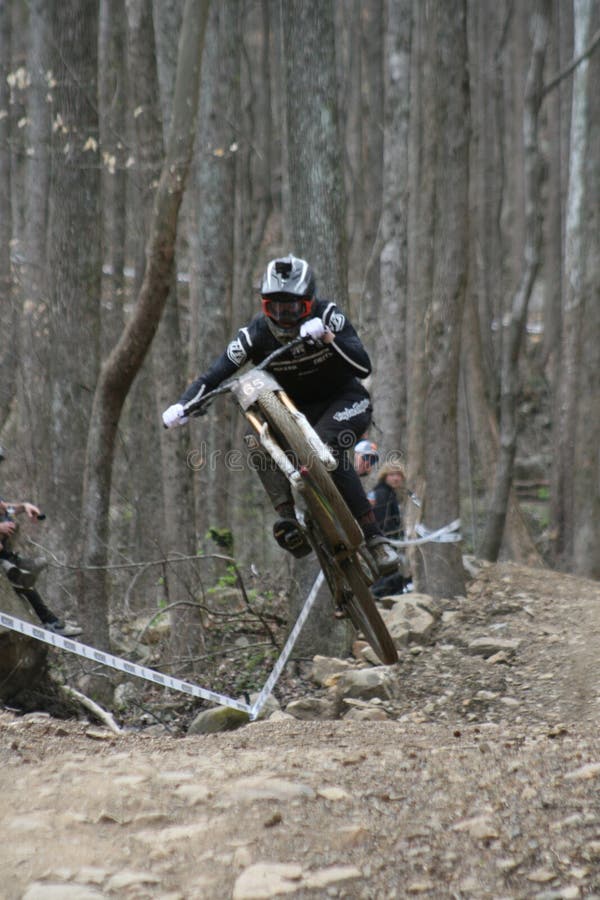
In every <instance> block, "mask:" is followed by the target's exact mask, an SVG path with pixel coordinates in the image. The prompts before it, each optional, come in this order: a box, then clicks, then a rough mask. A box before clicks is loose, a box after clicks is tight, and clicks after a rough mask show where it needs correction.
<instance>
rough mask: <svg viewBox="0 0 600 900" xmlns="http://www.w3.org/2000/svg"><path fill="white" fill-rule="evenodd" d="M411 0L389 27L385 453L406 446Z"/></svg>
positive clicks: (378, 417) (391, 14) (380, 346)
mask: <svg viewBox="0 0 600 900" xmlns="http://www.w3.org/2000/svg"><path fill="white" fill-rule="evenodd" d="M411 30H412V2H411V0H389V2H388V18H387V23H386V28H385V35H386V39H385V57H384V59H385V64H386V73H385V103H384V109H385V119H384V146H383V153H384V156H383V166H384V168H383V210H382V214H381V215H382V218H381V243H382V250H381V256H380V259H379V269H380V279H381V299H380V308H379V316H378V322H377V328H376V333H375V354H374V378H373V381H374V383H375V384H376V386H377V389H376V391H375V392H374V398H373V399H374V409H375V415H374V419H375V424H376V426H377V427H378V428H379V430H380V432H381V442H380V443H381V447H382V450H383V452H384V454H385V453H389V452H394V453H398V452H399V451H401V449H402V447H403V446H404V441H405V439H406V438H405V427H406V402H407V398H406V292H407V278H408V272H407V228H408V222H407V220H408V203H407V197H408V124H409V107H410V99H409V98H410V45H411Z"/></svg>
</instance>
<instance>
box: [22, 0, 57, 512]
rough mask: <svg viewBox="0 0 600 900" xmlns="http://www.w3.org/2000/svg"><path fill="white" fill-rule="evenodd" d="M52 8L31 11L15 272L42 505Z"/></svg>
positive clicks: (33, 477)
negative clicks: (23, 206)
mask: <svg viewBox="0 0 600 900" xmlns="http://www.w3.org/2000/svg"><path fill="white" fill-rule="evenodd" d="M52 13H53V4H52V3H47V2H45V0H34V2H32V3H31V4H30V7H29V49H28V71H29V77H30V85H29V88H28V97H27V146H28V155H27V162H26V171H25V193H26V203H27V212H26V217H25V227H24V232H23V245H22V248H21V252H20V253H19V265H18V268H17V272H18V277H19V287H20V296H21V322H20V334H19V336H20V347H19V356H20V361H19V419H20V445H21V446H22V447H23V448H24V461H25V468H26V471H27V475H28V483H29V485H30V487H29V490H30V491H32V494H33V496H35V497H37V498H38V499H39V502H44V500H45V499H46V492H47V490H48V484H49V482H50V466H49V456H48V446H49V444H50V431H51V424H50V409H51V404H50V382H49V379H48V370H49V367H50V355H51V354H50V342H49V341H48V331H49V327H50V324H49V303H48V271H47V255H46V244H47V236H48V193H49V185H50V140H51V121H50V117H51V112H52V104H51V103H49V102H48V95H49V93H50V96H52V93H53V86H52V84H51V83H50V84H49V79H48V72H49V71H50V70H51V51H50V48H51V41H50V31H49V24H50V22H51V20H52Z"/></svg>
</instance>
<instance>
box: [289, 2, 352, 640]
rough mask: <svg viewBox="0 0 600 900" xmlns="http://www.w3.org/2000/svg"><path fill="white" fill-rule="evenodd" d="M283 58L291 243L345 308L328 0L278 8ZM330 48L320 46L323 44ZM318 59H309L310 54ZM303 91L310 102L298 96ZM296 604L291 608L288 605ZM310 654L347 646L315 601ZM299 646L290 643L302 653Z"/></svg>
mask: <svg viewBox="0 0 600 900" xmlns="http://www.w3.org/2000/svg"><path fill="white" fill-rule="evenodd" d="M282 15H283V22H282V25H283V29H282V31H283V46H282V51H283V57H284V60H285V65H286V84H287V87H288V90H287V98H286V99H287V108H286V134H287V141H286V146H287V155H288V173H287V175H288V179H289V189H290V199H291V203H290V224H291V229H290V230H291V234H292V246H291V247H290V250H291V251H292V252H294V253H296V254H297V255H298V256H302V257H304V258H306V259H308V260H309V261H310V263H311V265H312V266H314V269H315V272H316V275H317V280H318V292H319V295H320V296H322V297H326V298H330V299H332V300H335V301H336V302H338V303H339V304H340V305H341V306H342V307H347V302H348V285H347V256H346V239H345V225H344V223H345V214H344V185H343V173H342V164H341V159H342V150H341V142H340V133H339V128H338V112H337V100H336V97H337V92H336V78H335V53H334V52H333V48H334V47H335V32H334V20H333V8H332V4H331V2H330V0H327V2H322V0H290V2H287V3H285V4H284V5H283V7H282ZM324 47H327V48H329V52H327V53H323V48H324ZM317 59H318V60H319V63H318V65H315V60H317ZM299 97H310V98H311V102H310V103H300V102H298V98H299ZM296 572H297V574H298V580H299V584H300V592H299V595H297V596H296V597H295V598H294V602H293V606H292V614H293V613H294V612H296V611H297V608H298V605H299V603H301V602H302V601H303V600H304V597H305V595H306V593H307V592H308V589H309V587H310V585H311V584H312V582H313V580H314V578H315V577H316V575H317V572H318V567H316V566H315V565H314V561H313V559H312V558H309V559H308V560H307V561H303V562H300V563H299V565H298V566H297V567H296ZM294 606H295V608H294ZM301 642H302V647H304V649H305V652H306V648H308V652H310V653H328V654H329V655H332V654H334V655H335V654H339V653H341V652H346V651H347V649H348V629H347V627H345V626H342V625H341V623H339V622H333V621H332V617H331V613H330V611H329V608H328V605H327V603H317V604H316V605H315V608H314V609H313V612H312V614H311V616H310V617H309V620H308V622H307V623H306V626H305V628H304V629H303V633H302V636H301ZM302 647H299V648H298V649H297V652H298V653H299V654H301V653H302Z"/></svg>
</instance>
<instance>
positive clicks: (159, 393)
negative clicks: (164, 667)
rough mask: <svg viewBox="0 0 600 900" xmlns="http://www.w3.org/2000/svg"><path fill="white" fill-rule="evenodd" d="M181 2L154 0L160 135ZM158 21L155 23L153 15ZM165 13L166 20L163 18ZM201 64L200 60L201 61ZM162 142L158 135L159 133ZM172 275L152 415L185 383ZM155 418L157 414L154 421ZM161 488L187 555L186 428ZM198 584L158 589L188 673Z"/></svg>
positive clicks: (174, 547) (177, 542) (187, 574)
mask: <svg viewBox="0 0 600 900" xmlns="http://www.w3.org/2000/svg"><path fill="white" fill-rule="evenodd" d="M180 12H181V3H180V0H176V2H175V3H172V4H164V6H163V4H160V3H158V2H156V0H155V2H154V17H153V18H154V35H155V42H156V49H157V58H156V62H157V71H158V73H159V81H160V94H161V107H162V111H163V113H162V118H163V131H165V133H166V130H167V126H166V123H167V122H169V123H170V120H171V111H172V108H173V91H174V88H175V77H176V71H177V44H178V40H177V38H178V35H179V29H180V27H181V16H180V15H179V13H180ZM157 14H158V16H159V17H160V18H159V20H158V21H157V20H156V16H157ZM165 15H169V19H168V20H166V19H165V18H163V17H164V16H165ZM205 60H206V57H205ZM161 143H162V135H161ZM175 276H176V273H175V272H174V273H173V278H172V282H171V291H170V293H169V298H168V300H167V303H166V306H165V311H164V313H163V316H162V319H161V322H160V325H159V327H158V332H157V335H156V339H155V341H154V344H153V346H152V351H151V358H152V368H153V371H154V376H155V379H154V381H155V390H156V400H157V406H158V413H159V415H160V412H161V411H162V410H164V409H166V407H167V406H169V405H170V404H171V403H172V402H173V400H174V398H175V397H177V396H178V395H179V393H180V391H181V385H182V384H183V383H184V381H185V376H186V361H185V357H184V356H183V355H182V353H181V348H182V337H181V331H180V321H179V305H178V297H177V278H176V277H175ZM158 420H159V417H158V416H157V421H158ZM160 432H161V434H160V451H161V462H162V486H163V493H164V509H165V513H164V523H165V527H164V532H163V533H162V534H161V535H160V537H159V546H160V548H161V555H162V556H165V557H169V558H176V557H177V556H178V555H179V556H193V554H194V551H195V548H196V529H195V516H194V498H193V483H192V471H191V468H190V466H189V465H188V461H189V451H190V433H189V429H187V428H179V429H176V430H175V432H173V431H166V430H164V429H160ZM197 583H198V577H197V571H196V569H195V567H194V563H193V562H178V563H176V564H173V565H171V566H169V567H168V568H167V570H166V572H165V582H164V588H165V592H166V596H167V600H168V603H169V606H170V607H171V608H170V609H169V622H170V626H171V628H170V642H169V643H170V653H171V657H172V659H173V660H177V662H178V670H179V671H181V668H183V671H187V672H193V671H194V668H195V666H194V660H195V658H196V657H197V656H198V648H199V647H201V646H203V640H204V636H203V629H202V623H201V618H200V608H199V607H195V606H193V605H191V601H193V600H194V599H195V596H196V588H197Z"/></svg>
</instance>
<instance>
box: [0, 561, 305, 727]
mask: <svg viewBox="0 0 600 900" xmlns="http://www.w3.org/2000/svg"><path fill="white" fill-rule="evenodd" d="M322 583H323V573H322V572H319V575H318V576H317V578H316V580H315V583H314V584H313V586H312V588H311V590H310V593H309V595H308V597H307V598H306V601H305V603H304V606H303V607H302V610H301V611H300V615H299V616H298V619H297V621H296V624H295V625H294V627H293V628H292V631H291V632H290V635H289V637H288V639H287V641H286V643H285V647H284V648H283V650H282V651H281V654H280V656H279V659H278V660H277V662H276V663H275V665H274V667H273V671H272V672H271V674H270V675H269V677H268V679H267V681H266V682H265V686H264V687H263V689H262V690H261V692H260V694H259V695H258V697H257V699H256V701H255V703H254V704H253V705H250V704H249V703H244V702H243V701H241V700H234V698H233V697H227V696H226V695H225V694H218V693H216V692H215V691H211V690H208V689H207V688H202V687H199V685H197V684H193V683H192V682H190V681H182V680H181V679H180V678H173V676H172V675H163V673H162V672H157V671H156V670H155V669H149V668H148V667H147V666H140V665H138V663H133V662H130V661H129V660H127V659H122V657H120V656H114V655H113V654H112V653H106V652H105V651H104V650H97V649H96V648H95V647H90V646H88V644H82V643H80V642H79V641H74V640H73V639H72V638H66V637H62V635H60V634H55V633H54V632H53V631H47V630H46V629H45V628H42V627H41V626H39V625H32V624H31V623H30V622H24V621H23V620H22V619H17V618H16V617H15V616H10V615H8V613H4V612H0V626H2V627H4V628H9V629H10V630H11V631H17V632H19V634H25V635H27V637H30V638H33V639H34V640H36V641H43V643H45V644H51V645H52V646H53V647H58V648H59V649H60V650H66V651H67V652H68V653H74V654H75V655H76V656H83V657H84V658H85V659H90V660H92V662H95V663H100V665H103V666H109V667H110V668H111V669H117V670H118V671H119V672H125V674H126V675H133V676H135V677H136V678H143V679H144V681H151V682H152V683H153V684H158V685H160V687H164V688H170V689H171V690H173V691H179V692H180V693H182V694H188V695H189V696H192V697H199V698H200V699H202V700H208V701H209V702H210V703H217V704H218V705H219V706H228V707H230V708H231V709H237V710H240V712H245V713H248V715H249V717H250V719H251V720H252V721H253V720H254V719H256V717H257V716H258V714H259V713H260V711H261V709H262V708H263V706H264V705H265V703H266V702H267V699H268V698H269V696H270V694H271V692H272V691H273V688H274V687H275V685H276V683H277V681H278V679H279V676H280V675H281V673H282V671H283V667H284V666H285V664H286V662H287V660H288V658H289V655H290V653H291V652H292V648H293V646H294V644H295V643H296V641H297V640H298V635H299V634H300V630H301V628H302V626H303V625H304V623H305V622H306V619H307V617H308V614H309V612H310V610H311V609H312V606H313V604H314V602H315V600H316V597H317V593H318V591H319V588H320V587H321V584H322Z"/></svg>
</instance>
